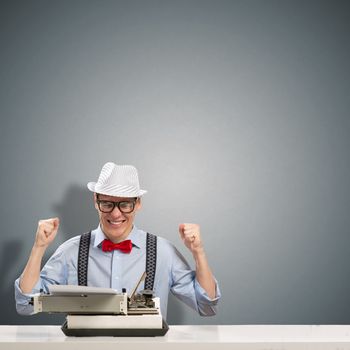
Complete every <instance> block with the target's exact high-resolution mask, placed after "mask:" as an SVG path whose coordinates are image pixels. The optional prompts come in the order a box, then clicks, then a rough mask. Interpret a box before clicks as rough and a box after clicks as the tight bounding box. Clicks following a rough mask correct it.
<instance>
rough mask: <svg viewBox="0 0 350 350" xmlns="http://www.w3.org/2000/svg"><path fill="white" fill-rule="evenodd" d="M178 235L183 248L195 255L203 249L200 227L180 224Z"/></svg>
mask: <svg viewBox="0 0 350 350" xmlns="http://www.w3.org/2000/svg"><path fill="white" fill-rule="evenodd" d="M179 233H180V237H181V239H182V241H183V242H184V244H185V246H186V247H187V248H188V249H189V250H190V251H191V252H192V253H195V252H196V251H198V250H201V249H203V245H202V240H201V234H200V227H199V225H197V224H181V225H180V226H179Z"/></svg>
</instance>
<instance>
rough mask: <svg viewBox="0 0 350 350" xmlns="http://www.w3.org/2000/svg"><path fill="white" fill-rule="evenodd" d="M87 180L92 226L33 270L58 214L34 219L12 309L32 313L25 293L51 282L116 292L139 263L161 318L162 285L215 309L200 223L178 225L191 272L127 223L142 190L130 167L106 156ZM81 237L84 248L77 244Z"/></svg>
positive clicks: (167, 248) (165, 246) (168, 248)
mask: <svg viewBox="0 0 350 350" xmlns="http://www.w3.org/2000/svg"><path fill="white" fill-rule="evenodd" d="M87 187H88V189H89V190H90V191H91V192H93V193H94V194H93V196H94V197H93V198H94V204H95V208H96V210H97V212H98V215H99V221H100V222H99V226H98V227H97V229H95V230H93V231H91V233H87V234H83V235H81V236H76V237H73V238H71V239H69V240H68V241H66V242H64V243H63V244H62V245H61V246H59V247H58V249H57V250H56V252H55V253H54V254H53V255H52V257H51V258H50V259H49V260H48V262H47V263H46V265H45V266H44V268H43V269H42V270H41V271H40V269H41V262H42V258H43V256H44V253H45V251H46V249H47V247H48V246H49V245H50V244H51V243H52V242H53V240H54V239H55V236H56V234H57V231H58V228H59V219H58V218H51V219H46V220H40V221H39V223H38V228H37V232H36V237H35V241H34V245H33V248H32V251H31V254H30V256H29V259H28V262H27V265H26V267H25V268H24V271H23V273H22V275H21V276H20V277H19V278H18V279H17V280H16V281H15V296H16V308H17V311H18V312H19V313H21V314H31V313H32V312H33V307H32V305H30V304H29V301H30V298H31V296H32V294H34V293H38V292H39V291H40V290H43V291H46V292H47V291H48V286H49V285H50V284H75V285H76V284H79V285H88V286H93V287H105V288H106V287H107V288H113V289H116V290H118V291H121V290H122V289H123V288H125V289H126V291H127V292H128V293H129V294H130V292H131V291H132V289H133V288H134V286H135V285H136V283H137V281H138V279H139V278H140V276H141V275H142V273H143V272H144V271H145V267H146V269H150V271H151V273H149V274H148V275H149V276H148V275H147V278H148V280H147V279H146V282H145V286H148V289H153V291H154V294H155V296H158V297H159V298H160V302H161V313H162V315H163V317H164V318H166V314H167V303H168V293H169V291H171V292H172V293H173V294H175V295H176V296H177V297H178V298H179V299H181V300H182V301H183V302H184V303H186V304H187V305H189V306H190V307H192V308H193V309H195V310H196V311H197V312H198V313H199V314H200V315H203V316H211V315H214V314H215V305H216V304H217V301H218V300H219V298H220V291H219V288H218V285H217V282H216V280H215V278H214V276H213V274H212V272H211V270H210V267H209V265H208V262H207V259H206V255H205V252H204V248H203V244H202V240H201V235H200V228H199V226H198V225H197V224H188V223H185V224H181V225H180V226H179V233H180V236H181V238H182V240H183V242H184V244H185V245H186V247H187V248H188V249H189V250H190V251H191V253H192V255H193V258H194V261H195V265H196V270H195V271H192V270H191V268H190V267H189V265H188V263H187V262H186V261H185V259H184V258H183V256H182V255H181V254H180V253H179V252H178V251H177V250H176V248H175V247H174V246H173V245H172V244H171V243H170V242H169V241H167V240H166V239H164V238H161V237H156V236H154V235H150V234H147V233H146V232H144V231H142V230H140V229H138V228H137V227H136V226H135V225H134V218H135V215H136V213H137V212H138V211H139V210H140V209H141V197H142V195H143V194H145V193H146V192H147V191H145V190H141V189H140V185H139V180H138V174H137V170H136V168H135V167H133V166H130V165H116V164H114V163H111V162H109V163H106V164H105V165H104V166H103V168H102V170H101V173H100V176H99V178H98V181H97V182H89V183H88V184H87ZM84 242H85V243H84ZM149 242H151V243H149ZM152 242H153V243H152ZM84 244H85V245H86V247H87V248H86V249H83V248H81V247H82V246H83V245H84ZM152 247H153V248H152ZM152 249H153V253H152ZM84 251H85V254H88V255H87V256H86V257H85V259H84V257H82V256H81V254H83V252H84ZM149 251H151V253H149ZM152 259H153V260H152ZM84 261H85V262H84ZM152 261H153V265H154V266H153V267H154V268H153V270H152ZM152 271H153V272H152ZM141 289H143V286H141Z"/></svg>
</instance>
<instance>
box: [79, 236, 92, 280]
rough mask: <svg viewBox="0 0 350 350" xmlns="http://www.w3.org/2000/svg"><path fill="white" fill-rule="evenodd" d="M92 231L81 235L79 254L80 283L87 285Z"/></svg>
mask: <svg viewBox="0 0 350 350" xmlns="http://www.w3.org/2000/svg"><path fill="white" fill-rule="evenodd" d="M90 238H91V232H86V233H83V234H82V235H81V236H80V242H79V254H78V285H79V286H87V272H88V263H89V250H90Z"/></svg>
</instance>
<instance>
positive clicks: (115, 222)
mask: <svg viewBox="0 0 350 350" xmlns="http://www.w3.org/2000/svg"><path fill="white" fill-rule="evenodd" d="M107 221H108V223H109V224H110V225H112V226H120V225H122V224H123V223H124V222H125V221H126V220H107Z"/></svg>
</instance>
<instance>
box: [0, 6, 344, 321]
mask: <svg viewBox="0 0 350 350" xmlns="http://www.w3.org/2000/svg"><path fill="white" fill-rule="evenodd" d="M349 10H350V3H349V2H348V1H334V0H329V1H277V0H276V1H269V0H266V1H222V0H221V1H220V0H219V1H218V0H215V1H214V0H212V1H185V0H184V1H163V0H159V1H141V0H140V1H129V0H128V1H106V0H105V1H98V0H96V1H86V0H84V1H73V0H64V1H62V0H60V1H46V0H45V1H44V0H43V1H36V0H35V1H25V0H23V1H14V0H11V1H10V0H9V1H1V9H0V28H1V30H0V40H1V43H0V45H1V55H0V60H1V66H0V67H1V68H0V69H1V71H0V89H1V97H0V98H1V101H0V102H1V103H0V115H1V131H0V132H1V137H0V142H1V144H0V146H1V147H0V152H1V173H0V174H1V175H0V176H1V186H2V191H1V192H2V193H1V203H2V204H1V208H2V210H1V224H2V230H1V236H0V240H1V248H0V249H1V250H0V254H1V255H0V263H1V265H0V271H1V273H0V278H1V285H0V302H1V313H0V322H1V323H2V324H26V323H41V324H42V323H57V322H61V320H62V318H61V317H57V316H52V315H39V316H34V317H23V316H18V315H17V314H16V312H15V308H14V298H13V281H14V279H15V278H16V277H17V276H18V275H19V274H20V272H21V270H22V268H23V266H24V264H25V262H26V259H27V256H28V254H29V252H30V249H31V245H32V242H33V239H34V233H35V230H36V225H37V221H38V220H39V219H40V218H47V217H51V216H54V215H58V216H59V217H60V218H61V224H62V225H61V229H60V232H59V236H58V237H57V240H56V242H55V244H54V245H53V246H52V247H51V249H50V251H49V252H48V255H49V254H51V253H52V252H53V250H54V249H55V248H56V247H57V246H58V244H60V243H61V242H63V241H64V240H65V239H67V238H68V237H71V236H73V235H76V234H79V233H81V232H84V231H86V230H88V229H90V228H94V227H95V226H96V225H97V214H96V212H95V210H94V208H93V206H92V198H91V195H90V193H89V192H88V191H87V189H86V183H87V182H88V181H93V180H95V179H97V176H98V173H99V171H100V168H101V166H102V165H103V164H104V163H105V162H107V161H114V162H116V163H119V164H134V165H135V166H136V167H137V168H138V169H139V173H140V178H141V185H142V187H143V188H145V189H147V190H148V191H149V193H148V194H147V195H146V196H145V197H144V207H143V211H142V212H141V213H140V214H139V216H138V217H137V225H138V226H139V227H142V228H144V229H145V230H149V231H151V232H153V233H156V234H158V235H162V236H164V237H166V238H168V239H171V240H172V241H173V242H174V243H175V244H176V245H177V246H178V247H179V249H180V250H181V251H182V252H183V253H184V254H185V255H186V257H188V258H189V259H190V255H189V254H188V253H187V251H186V248H185V247H184V246H183V245H182V242H181V241H180V239H179V237H178V231H177V227H178V224H179V223H181V222H197V223H199V224H200V225H201V227H202V235H203V239H204V243H205V245H206V249H207V255H208V257H209V260H210V263H211V266H212V269H213V271H214V272H215V275H216V277H217V279H218V280H219V282H220V285H221V289H222V294H223V297H222V301H221V304H220V306H219V310H218V311H219V312H218V315H217V316H216V317H214V318H200V317H199V316H196V315H194V313H193V312H192V311H191V310H189V309H188V308H187V307H186V306H184V305H182V304H181V303H180V302H178V301H177V300H176V299H173V298H171V300H170V309H169V312H168V313H169V320H168V321H169V323H170V324H206V323H208V324H237V323H238V324H242V323H249V324H250V323H254V324H259V323H307V324H320V323H321V324H325V323H329V324H332V323H349V322H350V299H349V295H350V279H349V269H350V229H349V227H350V215H349V214H350V213H349V208H350V186H349V185H350V174H349V172H350V155H349V149H350V137H349V136H350V120H349V107H350V98H349V97H350V96H349V91H350V89H349V88H350V76H349V62H350V57H349V56H350V55H349V52H350V51H349V36H350V18H349V17H350V15H349V13H350V12H349Z"/></svg>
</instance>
